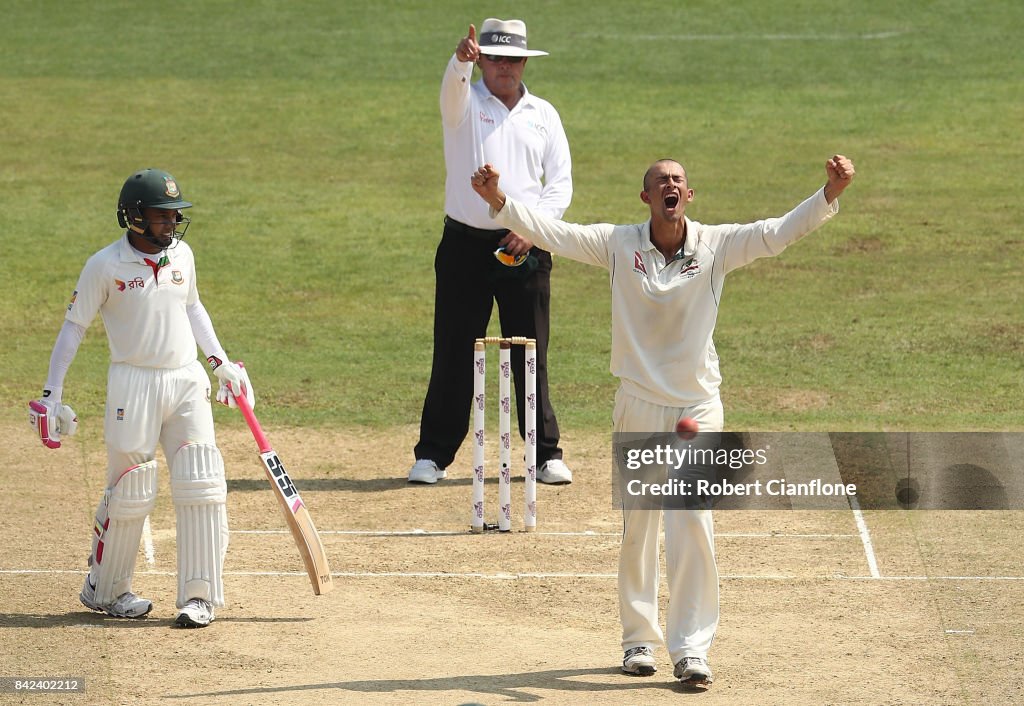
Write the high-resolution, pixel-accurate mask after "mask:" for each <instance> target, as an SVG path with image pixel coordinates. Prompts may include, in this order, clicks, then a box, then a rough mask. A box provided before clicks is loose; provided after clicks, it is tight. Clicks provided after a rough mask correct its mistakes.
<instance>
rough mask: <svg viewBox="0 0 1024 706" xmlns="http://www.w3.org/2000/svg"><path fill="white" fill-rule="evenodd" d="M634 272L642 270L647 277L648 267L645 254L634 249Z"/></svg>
mask: <svg viewBox="0 0 1024 706" xmlns="http://www.w3.org/2000/svg"><path fill="white" fill-rule="evenodd" d="M633 272H640V273H642V274H643V276H644V277H647V276H648V275H647V267H646V266H644V258H643V255H641V254H640V251H639V250H634V251H633Z"/></svg>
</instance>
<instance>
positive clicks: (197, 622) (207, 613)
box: [174, 598, 213, 628]
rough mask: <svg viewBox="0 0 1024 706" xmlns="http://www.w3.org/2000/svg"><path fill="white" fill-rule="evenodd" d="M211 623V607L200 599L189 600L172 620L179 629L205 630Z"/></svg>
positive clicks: (207, 602)
mask: <svg viewBox="0 0 1024 706" xmlns="http://www.w3.org/2000/svg"><path fill="white" fill-rule="evenodd" d="M212 622H213V606H212V605H210V602H209V601H204V600H203V599H202V598H190V599H189V600H188V601H187V602H186V603H185V605H184V606H182V608H181V610H180V611H178V617H177V618H175V619H174V623H175V625H177V626H178V627H180V628H205V627H206V626H207V625H209V624H210V623H212Z"/></svg>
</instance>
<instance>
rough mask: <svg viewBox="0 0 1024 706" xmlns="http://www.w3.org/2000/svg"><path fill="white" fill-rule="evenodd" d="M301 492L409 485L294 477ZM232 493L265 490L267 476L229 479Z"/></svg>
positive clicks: (380, 480)
mask: <svg viewBox="0 0 1024 706" xmlns="http://www.w3.org/2000/svg"><path fill="white" fill-rule="evenodd" d="M293 480H294V481H295V485H296V486H298V488H299V492H300V493H305V492H307V491H308V492H312V491H329V490H344V491H352V492H356V493H372V492H376V491H379V490H398V489H400V488H404V487H406V486H409V485H410V484H409V481H407V480H406V479H405V478H298V479H293ZM227 483H228V491H229V492H232V493H239V492H241V493H251V492H253V491H259V492H263V491H265V490H266V489H267V488H268V485H267V479H266V478H234V479H229V480H228V482H227Z"/></svg>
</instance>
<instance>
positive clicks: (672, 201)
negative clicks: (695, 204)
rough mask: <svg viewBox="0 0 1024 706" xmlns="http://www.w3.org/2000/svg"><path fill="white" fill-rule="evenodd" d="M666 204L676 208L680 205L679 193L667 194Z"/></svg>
mask: <svg viewBox="0 0 1024 706" xmlns="http://www.w3.org/2000/svg"><path fill="white" fill-rule="evenodd" d="M665 205H666V206H667V207H668V208H675V207H676V206H678V205H679V194H668V195H667V196H665Z"/></svg>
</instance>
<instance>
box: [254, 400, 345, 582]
mask: <svg viewBox="0 0 1024 706" xmlns="http://www.w3.org/2000/svg"><path fill="white" fill-rule="evenodd" d="M235 402H236V403H238V409H240V410H241V411H242V416H243V417H245V421H246V423H247V424H248V425H249V431H251V432H252V436H253V438H254V439H255V440H256V446H258V447H259V450H260V460H261V461H263V466H264V469H265V470H266V472H267V479H268V480H269V481H270V485H271V486H273V488H274V495H276V496H277V500H278V502H280V503H281V510H282V511H283V512H284V519H285V520H286V521H287V523H288V529H290V530H291V531H292V537H293V538H294V539H295V546H297V547H298V548H299V554H301V555H302V563H303V564H305V565H306V573H307V574H309V582H310V583H311V584H313V593H314V594H315V595H317V596H319V595H320V594H322V593H327V592H328V591H330V590H331V589H332V588H333V587H334V583H333V582H332V580H331V568H330V566H328V564H327V553H326V552H325V551H324V545H323V543H322V542H321V541H320V535H319V534H318V533H317V531H316V526H315V525H314V524H313V518H311V517H310V516H309V510H307V509H306V505H305V503H303V502H302V498H301V497H299V491H298V489H297V488H296V487H295V484H294V483H292V479H291V478H289V477H288V471H286V470H285V469H284V464H282V463H281V459H280V458H278V456H277V452H276V451H274V449H273V448H271V446H270V442H269V441H267V435H266V434H264V433H263V428H262V427H261V426H260V423H259V421H258V420H257V419H256V415H255V414H254V413H253V411H252V407H251V406H250V405H249V400H248V399H246V397H245V395H239V396H237V397H235Z"/></svg>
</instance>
